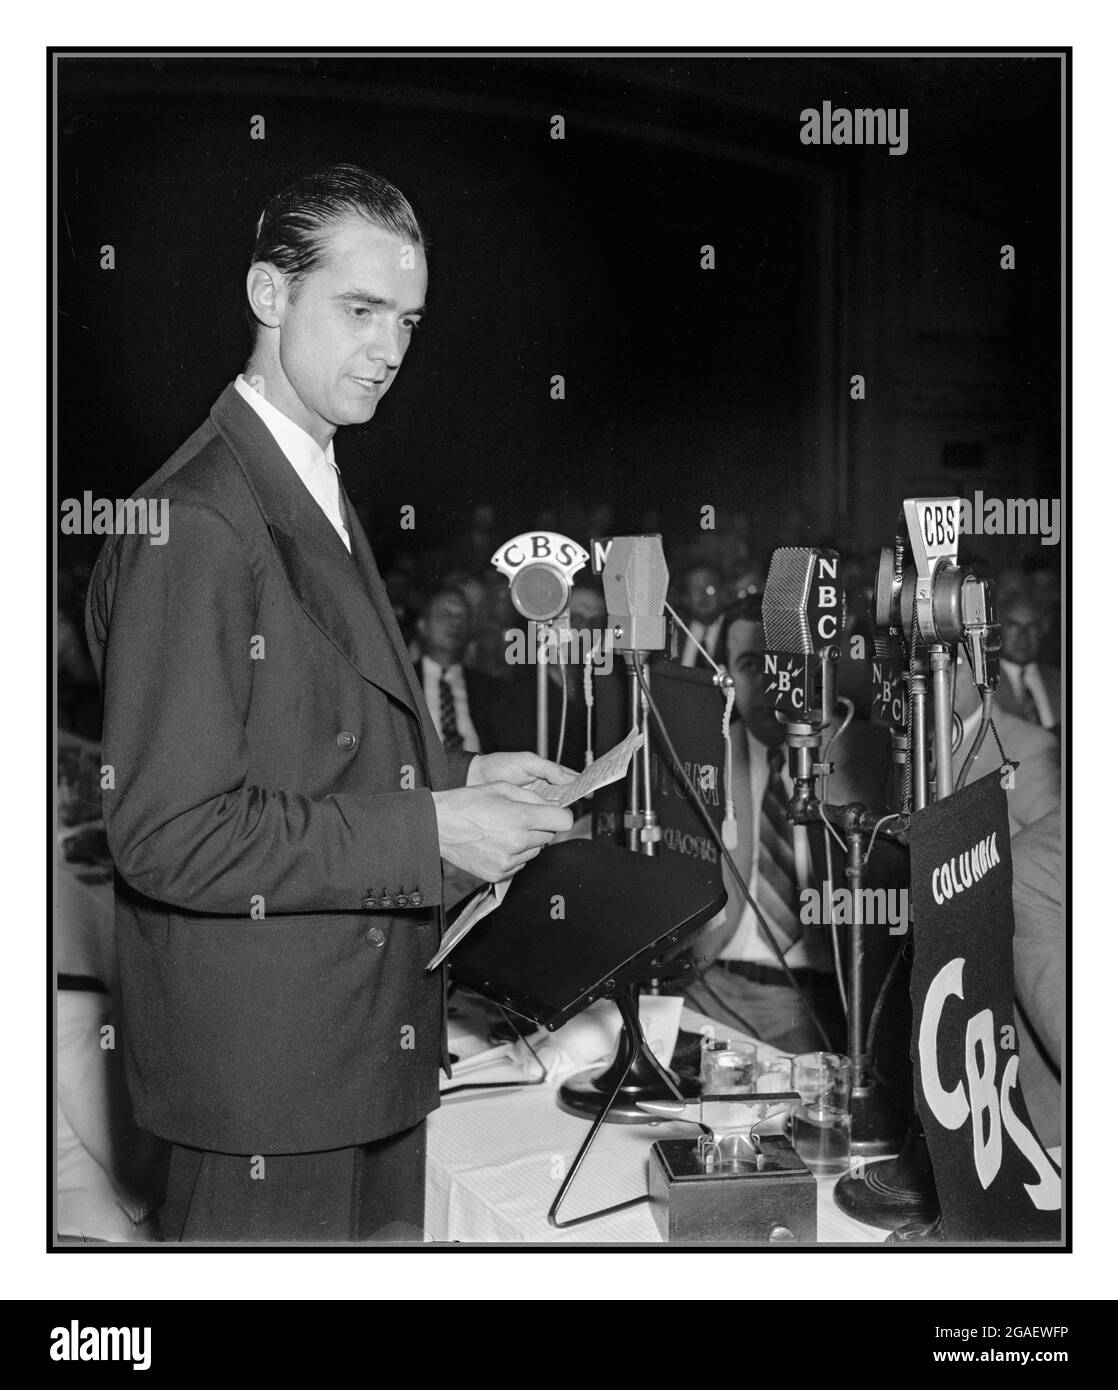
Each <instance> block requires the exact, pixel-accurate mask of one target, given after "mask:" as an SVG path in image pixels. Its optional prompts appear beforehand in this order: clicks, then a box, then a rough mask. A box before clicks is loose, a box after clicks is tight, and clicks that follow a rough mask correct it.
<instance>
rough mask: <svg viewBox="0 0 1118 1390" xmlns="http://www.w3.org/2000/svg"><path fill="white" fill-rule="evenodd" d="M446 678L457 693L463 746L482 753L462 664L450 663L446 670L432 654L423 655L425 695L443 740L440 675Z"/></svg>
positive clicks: (470, 751)
mask: <svg viewBox="0 0 1118 1390" xmlns="http://www.w3.org/2000/svg"><path fill="white" fill-rule="evenodd" d="M440 676H443V677H445V679H446V683H447V685H449V686H450V693H451V694H452V695H453V696H454V721H455V723H456V724H457V725H458V733H459V736H460V737H461V739H462V747H463V748H464V749H465V750H466V752H467V753H480V752H481V740H480V739H479V738H478V736H477V730H476V729H475V728H474V722H473V720H472V719H471V718H470V704H469V701H468V700H467V698H466V677H465V676H464V675H463V674H462V667H461V666H460V665H459V664H458V662H455V663H454V665H453V666H448V667H447V668H446V670H445V671H444V670H443V668H442V667H441V666H440V665H439V663H438V662H437V661H432V660H431V658H430V657H429V656H425V657H424V658H423V698H424V699H425V700H426V701H427V708H428V709H429V710H430V711H431V718H432V719H433V720H434V723H435V730H436V732H437V733H438V735H439V741H440V742H441V741H442V736H443V728H442V711H441V710H440V708H439V677H440Z"/></svg>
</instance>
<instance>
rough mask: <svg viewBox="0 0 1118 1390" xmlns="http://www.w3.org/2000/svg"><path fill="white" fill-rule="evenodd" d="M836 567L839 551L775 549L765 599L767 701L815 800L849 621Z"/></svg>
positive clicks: (796, 772)
mask: <svg viewBox="0 0 1118 1390" xmlns="http://www.w3.org/2000/svg"><path fill="white" fill-rule="evenodd" d="M838 567H839V557H838V553H837V552H836V551H834V550H819V549H816V548H815V547H811V546H786V547H783V548H781V549H779V550H776V551H774V552H773V558H772V563H771V564H770V565H769V577H768V580H767V581H766V583H765V592H764V596H763V598H762V600H761V618H762V622H763V624H764V629H765V669H764V676H765V686H764V697H765V699H766V702H767V703H768V704H770V705H771V706H772V708H773V709H774V710H775V712H776V716H777V718H778V719H779V720H780V722H781V723H782V724H783V725H784V726H785V729H786V730H787V734H786V741H787V745H788V761H789V770H790V772H791V774H792V777H793V780H794V781H795V784H796V790H797V796H798V797H799V796H803V797H807V798H811V797H812V796H813V795H814V772H813V768H814V766H815V757H814V754H815V752H816V750H818V748H819V746H820V743H821V731H822V729H823V728H824V727H825V725H827V724H828V723H830V720H831V713H832V709H833V705H834V675H835V663H836V662H837V661H838V654H839V641H840V639H841V637H842V631H843V626H844V623H845V620H846V613H845V601H844V596H843V591H842V584H841V582H840V579H839V568H838Z"/></svg>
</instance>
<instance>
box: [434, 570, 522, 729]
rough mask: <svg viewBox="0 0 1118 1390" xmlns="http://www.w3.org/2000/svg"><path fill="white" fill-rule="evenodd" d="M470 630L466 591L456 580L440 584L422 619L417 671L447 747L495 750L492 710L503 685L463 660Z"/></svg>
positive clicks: (435, 722)
mask: <svg viewBox="0 0 1118 1390" xmlns="http://www.w3.org/2000/svg"><path fill="white" fill-rule="evenodd" d="M470 636H471V633H470V605H469V601H468V600H467V598H466V595H465V594H464V593H463V592H462V591H461V589H456V588H453V587H451V586H447V587H444V588H442V589H439V590H437V591H436V592H435V593H433V594H432V595H431V596H430V598H429V599H428V600H427V602H426V603H425V604H424V606H423V612H422V613H421V614H420V617H419V620H418V621H417V623H416V637H417V638H418V640H419V650H420V658H419V660H418V661H417V662H416V665H415V674H416V676H417V677H418V678H419V684H420V688H421V689H422V691H423V698H424V700H425V701H426V703H427V710H428V712H429V713H430V715H431V718H432V720H433V721H434V725H435V731H436V733H437V734H438V735H439V739H440V741H441V742H442V745H443V747H444V748H445V749H447V750H448V751H451V750H453V749H455V748H464V749H465V750H466V752H467V753H482V752H490V751H492V750H493V749H495V748H496V747H497V744H496V742H495V741H494V734H493V724H492V716H493V706H494V704H495V703H496V701H497V699H498V697H499V696H500V694H501V691H502V687H501V684H500V682H499V681H495V680H494V679H493V677H492V676H487V675H486V674H485V673H484V672H483V671H473V670H471V669H470V667H468V666H465V665H464V664H463V662H462V656H463V653H464V652H465V650H466V647H467V645H468V644H469V641H470Z"/></svg>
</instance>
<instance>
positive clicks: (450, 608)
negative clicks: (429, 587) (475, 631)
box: [419, 594, 470, 662]
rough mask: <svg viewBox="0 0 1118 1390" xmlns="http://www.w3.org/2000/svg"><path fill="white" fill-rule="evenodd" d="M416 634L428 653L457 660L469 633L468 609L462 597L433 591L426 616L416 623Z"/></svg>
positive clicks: (448, 659) (448, 660)
mask: <svg viewBox="0 0 1118 1390" xmlns="http://www.w3.org/2000/svg"><path fill="white" fill-rule="evenodd" d="M419 635H420V637H421V638H422V639H423V649H424V651H425V652H426V653H427V655H428V656H435V655H437V656H438V657H439V659H440V660H444V661H447V662H454V661H457V660H458V659H459V657H460V656H461V655H462V652H463V651H464V650H465V648H466V643H467V641H468V640H469V636H470V610H469V607H468V605H467V604H466V601H465V599H463V598H460V597H459V596H458V595H457V594H436V596H435V597H434V599H432V601H431V607H430V609H429V610H428V613H427V616H426V618H423V619H421V621H420V623H419Z"/></svg>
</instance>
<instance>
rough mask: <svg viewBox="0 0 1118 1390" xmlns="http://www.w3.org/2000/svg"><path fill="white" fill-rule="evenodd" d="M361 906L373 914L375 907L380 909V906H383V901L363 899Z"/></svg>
mask: <svg viewBox="0 0 1118 1390" xmlns="http://www.w3.org/2000/svg"><path fill="white" fill-rule="evenodd" d="M361 906H362V907H363V908H364V909H365V910H366V911H367V912H371V911H372V910H373V908H375V907H380V906H381V901H380V899H379V898H362V899H361Z"/></svg>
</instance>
